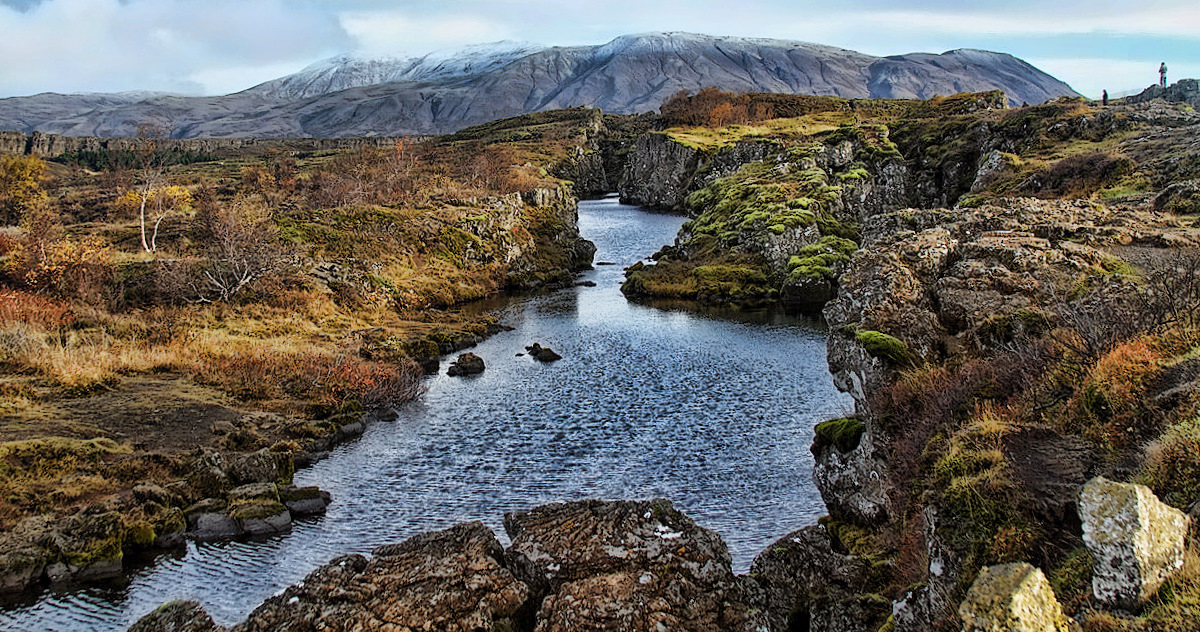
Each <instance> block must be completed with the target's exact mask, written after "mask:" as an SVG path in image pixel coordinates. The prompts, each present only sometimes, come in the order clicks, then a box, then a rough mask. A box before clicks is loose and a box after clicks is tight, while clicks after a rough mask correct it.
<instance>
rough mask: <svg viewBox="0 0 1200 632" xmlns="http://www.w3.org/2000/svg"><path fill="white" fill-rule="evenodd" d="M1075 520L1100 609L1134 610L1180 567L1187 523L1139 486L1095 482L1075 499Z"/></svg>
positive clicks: (1180, 512)
mask: <svg viewBox="0 0 1200 632" xmlns="http://www.w3.org/2000/svg"><path fill="white" fill-rule="evenodd" d="M1079 517H1080V519H1081V520H1082V521H1083V541H1084V543H1085V544H1087V547H1088V550H1089V551H1091V553H1092V556H1093V557H1094V558H1095V560H1096V563H1095V566H1094V568H1093V575H1092V592H1093V594H1095V596H1096V599H1097V600H1099V601H1101V602H1102V603H1105V604H1109V605H1112V606H1116V607H1119V608H1125V609H1128V610H1133V609H1136V608H1137V607H1139V606H1140V605H1141V604H1142V603H1144V602H1145V601H1146V600H1147V599H1149V598H1150V597H1151V596H1153V595H1154V593H1155V592H1156V591H1157V590H1158V588H1159V587H1160V586H1162V584H1163V582H1164V581H1166V580H1167V579H1168V578H1170V577H1171V575H1172V574H1174V573H1175V572H1176V571H1178V570H1179V569H1180V568H1182V567H1183V558H1184V552H1185V539H1186V537H1187V532H1188V527H1189V520H1188V517H1187V516H1186V515H1185V514H1184V513H1183V512H1182V511H1179V510H1178V509H1175V508H1174V507H1171V506H1169V505H1167V504H1165V503H1163V502H1162V501H1160V500H1158V498H1157V497H1156V496H1155V495H1154V492H1152V491H1150V489H1149V488H1148V487H1146V486H1144V485H1136V484H1132V483H1118V482H1115V481H1110V480H1108V479H1106V478H1104V477H1102V476H1097V477H1096V478H1093V479H1092V480H1090V481H1088V482H1087V483H1086V484H1085V485H1084V486H1083V489H1082V490H1081V491H1080V493H1079Z"/></svg>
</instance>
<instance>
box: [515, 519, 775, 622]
mask: <svg viewBox="0 0 1200 632" xmlns="http://www.w3.org/2000/svg"><path fill="white" fill-rule="evenodd" d="M504 524H505V529H506V530H507V531H508V534H509V536H510V537H511V538H512V546H511V547H510V548H509V549H508V551H507V554H506V557H507V559H508V561H509V568H511V569H512V571H513V573H514V574H515V575H516V576H517V577H519V578H520V579H522V580H524V581H525V582H526V583H528V584H530V585H531V586H533V587H534V588H535V589H536V590H537V591H538V593H540V594H542V595H545V598H544V599H543V600H542V602H541V607H540V609H539V610H538V613H537V626H536V630H537V632H557V631H565V630H571V631H581V630H627V631H633V632H638V631H646V632H651V631H657V630H696V631H700V630H704V631H710V630H711V631H715V630H758V629H764V628H765V627H766V622H765V620H764V617H763V613H762V610H761V595H760V593H759V592H758V590H759V589H758V586H757V584H755V583H754V582H753V581H752V580H748V579H744V578H738V577H736V576H735V575H734V574H733V571H732V568H731V562H730V557H729V552H728V550H727V549H726V547H725V543H724V542H722V541H721V538H720V536H718V535H717V534H716V533H714V532H712V531H709V530H708V529H704V528H701V527H699V526H697V525H696V523H695V522H693V521H692V520H691V519H690V518H688V517H687V516H686V515H684V514H682V513H680V512H679V511H677V510H676V509H675V508H674V507H673V506H672V505H671V503H670V502H668V501H665V500H652V501H643V502H633V501H618V502H602V501H582V502H573V503H562V504H551V505H545V506H542V507H538V508H536V509H533V510H532V511H529V512H519V513H510V514H507V515H506V516H505V519H504Z"/></svg>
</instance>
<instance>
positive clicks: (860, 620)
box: [750, 525, 888, 632]
mask: <svg viewBox="0 0 1200 632" xmlns="http://www.w3.org/2000/svg"><path fill="white" fill-rule="evenodd" d="M867 571H868V569H867V567H866V564H865V563H864V562H863V561H862V560H859V559H857V558H855V557H854V556H852V555H843V554H841V553H838V552H836V551H834V546H833V541H832V539H831V538H830V536H829V533H828V531H827V530H826V528H825V527H824V526H822V525H815V526H811V527H804V528H803V529H800V530H798V531H794V532H792V533H790V534H788V535H786V536H784V537H783V538H780V539H779V540H777V541H776V542H775V543H773V544H771V546H768V547H767V548H766V549H765V550H764V551H763V552H762V553H759V554H758V556H757V557H755V558H754V562H753V563H752V564H751V565H750V577H753V578H754V579H755V580H756V581H757V582H758V583H759V585H761V586H762V587H763V590H764V592H765V596H766V615H767V619H768V623H769V626H770V629H771V630H795V629H801V626H802V622H803V621H804V620H807V621H808V626H809V627H808V629H809V630H813V631H815V630H827V631H829V632H834V631H838V632H874V630H876V629H877V628H878V627H879V625H878V623H877V622H876V621H875V618H876V617H875V616H874V615H875V614H876V613H871V612H864V611H863V609H862V608H855V607H854V606H853V603H854V602H855V601H856V600H855V599H854V598H853V593H855V592H857V588H858V587H859V586H861V585H862V584H863V583H864V578H865V577H866V574H867ZM887 605H888V604H887V603H886V602H885V603H884V604H882V606H881V607H882V608H883V609H885V610H886V608H887Z"/></svg>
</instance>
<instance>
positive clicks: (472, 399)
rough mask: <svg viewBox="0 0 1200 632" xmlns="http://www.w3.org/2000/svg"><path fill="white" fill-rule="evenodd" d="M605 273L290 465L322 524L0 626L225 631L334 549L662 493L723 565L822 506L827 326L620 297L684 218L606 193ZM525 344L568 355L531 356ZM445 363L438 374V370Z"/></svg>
mask: <svg viewBox="0 0 1200 632" xmlns="http://www.w3.org/2000/svg"><path fill="white" fill-rule="evenodd" d="M579 211H580V218H579V225H580V231H581V232H582V233H583V235H584V236H585V237H587V238H588V239H591V240H592V241H594V242H595V243H596V246H597V248H598V251H597V253H596V261H597V262H611V263H613V264H615V265H597V266H596V267H595V269H593V270H590V271H588V272H586V273H584V274H583V275H582V277H581V279H580V280H581V281H591V282H594V283H595V286H579V287H574V288H570V289H565V290H561V291H557V292H554V293H550V294H542V295H536V296H532V297H527V298H521V299H516V300H513V301H510V302H509V303H508V305H507V306H506V307H504V308H503V309H502V311H501V312H500V321H501V323H503V324H505V325H508V326H510V327H513V329H512V330H511V331H506V332H502V333H500V334H497V335H495V336H493V337H491V338H489V339H488V340H487V341H485V342H484V343H482V344H480V345H479V346H478V347H477V348H476V349H473V351H474V352H475V353H477V354H478V355H480V356H481V357H483V358H484V360H485V362H486V363H487V370H486V371H485V372H484V373H483V374H481V375H479V376H475V377H471V378H451V377H448V376H446V375H444V374H443V375H439V376H436V377H431V378H429V381H428V388H429V390H428V392H427V393H426V394H425V395H424V396H423V397H422V398H421V399H420V400H419V401H416V402H413V403H411V404H409V405H406V406H404V407H402V408H401V409H400V410H398V411H397V416H396V419H395V421H388V422H381V423H377V424H373V425H372V426H370V427H369V428H368V429H367V431H366V433H365V434H364V435H363V436H362V438H360V439H359V440H357V441H354V442H352V443H349V444H347V445H344V446H341V447H340V448H338V449H336V450H335V451H334V452H333V453H332V454H331V455H330V456H329V458H327V459H325V460H323V461H321V462H319V463H317V464H316V465H314V466H313V467H311V468H308V469H305V470H302V471H300V472H298V473H297V475H296V480H297V484H299V485H319V486H320V487H321V488H322V489H325V490H328V491H329V492H330V493H331V494H332V495H333V504H331V505H330V507H329V510H328V513H327V514H326V515H325V516H323V517H320V518H317V519H313V520H308V521H303V522H299V523H297V524H296V525H295V527H294V529H293V531H292V532H291V533H290V534H287V535H283V536H278V537H275V538H271V539H268V540H265V541H259V542H229V543H213V544H195V543H189V544H188V545H187V547H186V549H185V550H182V551H176V552H172V553H169V554H163V555H159V556H158V557H157V558H156V559H154V560H153V563H151V564H148V565H145V566H144V567H142V568H141V569H140V570H135V571H133V572H131V573H129V574H128V575H127V576H126V577H123V578H121V579H120V580H116V581H112V582H108V583H104V584H98V585H90V586H84V587H62V588H58V589H54V590H49V591H45V592H43V593H42V594H40V595H37V596H31V597H29V598H27V599H26V600H25V602H24V603H19V604H15V605H9V606H8V607H7V609H5V610H0V629H2V630H6V631H14V632H15V631H29V632H35V631H36V632H51V631H58V630H62V631H66V630H72V631H73V630H124V629H125V628H126V627H128V626H129V625H130V624H132V623H133V622H134V621H136V620H137V619H138V618H139V617H140V616H142V615H143V614H145V613H146V612H149V611H150V610H152V609H153V608H155V607H156V606H158V605H159V604H161V603H163V602H164V601H167V600H170V599H181V598H182V599H196V600H198V601H200V602H201V603H202V604H203V605H204V607H205V609H206V610H208V612H209V613H210V614H212V616H213V618H214V619H215V620H216V621H217V622H218V623H220V624H223V625H231V624H233V623H236V622H238V621H241V620H242V619H243V618H245V616H246V615H247V614H248V613H249V612H250V610H252V609H253V608H254V607H255V606H256V605H258V604H259V603H260V602H262V601H263V600H264V599H265V598H267V597H268V596H270V595H272V594H274V593H275V592H278V591H279V590H281V589H282V588H283V587H285V586H287V585H289V584H292V583H295V582H297V581H299V580H300V579H302V578H303V577H304V576H305V575H306V574H307V573H308V572H310V571H311V570H313V569H314V568H316V567H317V566H319V565H320V564H322V563H324V562H326V561H328V560H329V559H330V558H333V557H335V556H337V555H341V554H344V553H351V552H359V553H367V552H369V551H370V550H371V548H373V547H375V546H378V545H380V544H385V543H391V542H399V541H401V540H403V539H405V538H407V537H410V536H412V535H415V534H417V533H421V532H423V531H429V530H434V529H441V528H445V527H449V526H451V525H453V524H455V523H458V522H463V521H468V520H476V519H478V520H482V521H484V522H485V523H486V524H487V525H489V526H490V527H491V528H492V529H493V530H494V531H495V532H496V533H497V535H499V537H500V539H501V541H502V542H505V543H507V538H506V537H505V535H504V531H503V527H502V519H503V514H504V512H506V511H513V510H521V509H528V508H531V507H534V506H536V505H539V504H543V503H547V502H553V501H562V500H575V499H585V498H602V499H643V498H654V497H662V498H667V499H669V500H671V501H672V502H674V503H675V505H676V507H678V508H679V509H681V510H683V511H684V512H686V513H687V514H688V515H689V516H691V517H692V518H693V519H695V520H696V521H697V522H698V523H699V524H700V525H701V526H704V527H708V528H710V529H713V530H715V531H717V532H718V533H720V534H721V536H722V537H723V538H724V540H725V542H726V543H727V544H728V545H729V548H730V552H731V554H732V556H733V562H734V570H735V571H738V572H745V571H746V570H747V569H748V568H749V565H750V561H751V560H752V559H753V557H754V555H756V554H757V553H758V552H759V551H761V550H763V549H764V548H765V547H766V546H767V545H769V544H770V543H771V542H773V541H774V540H776V539H778V538H779V537H781V536H783V535H785V534H787V533H789V532H790V531H792V530H794V529H797V528H799V527H802V526H805V525H809V524H813V523H814V522H815V521H816V519H817V517H819V516H820V515H821V514H823V513H824V506H823V505H822V504H821V501H820V497H819V495H818V494H817V491H816V488H815V487H814V485H813V483H812V480H811V474H812V464H813V462H812V455H811V454H810V453H809V449H808V447H809V445H810V443H811V442H812V428H813V426H814V425H816V424H817V423H818V422H820V421H822V420H824V419H827V418H829V417H834V416H841V415H844V414H847V413H849V412H850V411H851V409H852V405H851V402H850V399H849V398H848V397H846V396H844V395H842V394H839V393H838V392H837V391H836V390H835V389H834V387H833V384H832V379H831V377H830V375H829V373H828V370H827V366H826V361H825V342H824V340H825V334H824V330H823V328H822V326H821V325H819V324H818V323H815V322H812V321H808V320H805V319H801V318H796V317H791V316H787V315H783V314H781V313H777V312H753V313H737V312H733V313H730V312H720V313H718V312H714V311H705V310H687V311H682V310H667V309H659V308H655V307H649V306H643V305H638V304H634V303H630V302H628V301H626V300H625V298H624V296H623V295H622V294H621V293H620V290H619V287H620V283H621V281H622V280H623V278H624V275H623V271H622V270H623V268H624V267H627V266H629V265H632V264H633V263H635V262H637V261H638V260H640V259H643V258H644V257H647V256H648V255H650V254H651V253H653V252H655V251H656V250H658V249H659V247H661V246H662V245H663V244H666V243H669V242H671V241H672V240H673V239H674V236H675V233H676V232H677V231H678V229H679V226H680V224H681V223H682V222H683V218H680V217H676V216H670V215H662V214H655V213H649V212H646V211H644V210H642V209H640V208H638V207H633V206H626V205H621V204H619V203H618V202H617V201H616V200H615V199H611V198H609V199H603V200H593V201H585V202H582V203H581V204H580V208H579ZM534 342H539V343H541V344H542V345H543V346H547V347H550V348H553V349H554V350H555V351H557V352H558V353H560V354H561V355H562V356H563V359H562V360H559V361H558V362H554V363H552V364H541V363H539V362H537V361H535V360H534V359H532V358H531V357H529V356H527V355H523V352H524V347H525V346H526V345H530V344H532V343H534ZM444 369H445V363H443V373H444Z"/></svg>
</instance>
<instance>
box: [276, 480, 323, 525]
mask: <svg viewBox="0 0 1200 632" xmlns="http://www.w3.org/2000/svg"><path fill="white" fill-rule="evenodd" d="M279 499H280V500H281V501H282V502H283V504H284V505H286V506H287V509H288V512H290V513H291V514H292V517H293V518H304V517H307V516H316V515H320V514H323V513H325V508H326V507H328V506H329V502H330V496H329V492H326V491H322V490H321V489H320V488H318V487H315V486H314V487H296V486H294V485H293V486H289V487H285V488H283V489H281V490H279Z"/></svg>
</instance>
